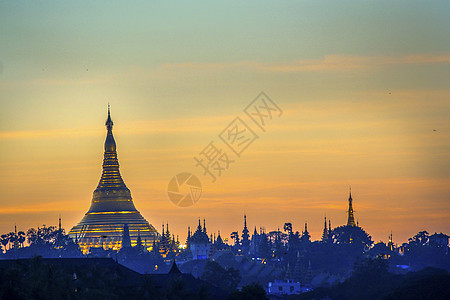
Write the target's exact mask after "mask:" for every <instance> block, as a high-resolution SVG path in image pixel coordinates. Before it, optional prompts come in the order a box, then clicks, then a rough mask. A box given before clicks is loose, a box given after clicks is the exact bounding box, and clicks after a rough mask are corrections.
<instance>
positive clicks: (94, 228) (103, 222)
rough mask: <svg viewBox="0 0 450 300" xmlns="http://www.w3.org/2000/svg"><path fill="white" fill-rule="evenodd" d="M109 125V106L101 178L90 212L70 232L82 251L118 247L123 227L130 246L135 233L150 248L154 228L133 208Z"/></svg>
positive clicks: (154, 232) (136, 237) (135, 236)
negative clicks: (126, 231) (121, 173)
mask: <svg viewBox="0 0 450 300" xmlns="http://www.w3.org/2000/svg"><path fill="white" fill-rule="evenodd" d="M112 127H113V122H112V120H111V116H110V111H109V107H108V119H107V120H106V128H107V130H108V133H107V136H106V141H105V154H104V159H103V173H102V177H101V179H100V182H99V184H98V186H97V188H96V189H95V191H94V194H93V197H92V202H91V207H90V208H89V211H88V212H87V213H86V214H85V216H84V217H83V219H82V220H81V221H80V223H78V224H77V225H76V226H74V227H73V228H72V229H71V230H70V232H69V236H70V237H71V238H72V239H73V240H74V241H76V242H77V243H78V245H79V246H80V248H81V249H82V250H83V252H84V253H87V252H88V251H89V248H91V247H103V248H104V249H114V250H119V249H120V248H121V247H122V239H123V233H124V227H128V229H129V235H130V240H131V246H135V245H136V243H137V239H138V236H139V237H140V238H141V241H142V245H143V246H144V247H145V248H150V247H151V246H152V245H153V242H157V241H158V240H159V234H158V232H157V231H156V229H155V228H154V227H153V226H152V225H151V224H149V223H148V222H147V220H145V218H144V217H143V216H142V215H141V214H140V213H139V211H138V210H137V209H136V208H135V207H134V204H133V200H132V198H131V192H130V190H129V189H128V188H127V186H126V185H125V183H124V181H123V179H122V177H121V175H120V171H119V161H118V160H117V152H116V142H115V141H114V136H113V134H112Z"/></svg>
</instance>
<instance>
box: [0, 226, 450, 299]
mask: <svg viewBox="0 0 450 300" xmlns="http://www.w3.org/2000/svg"><path fill="white" fill-rule="evenodd" d="M205 235H206V233H205ZM219 236H220V235H219ZM231 236H232V238H233V239H234V242H235V243H234V245H228V244H226V243H224V242H223V240H222V239H221V238H215V237H214V238H212V237H211V238H210V239H208V240H207V241H206V242H207V243H208V245H209V247H210V252H209V256H208V257H207V258H206V259H194V258H193V254H192V251H191V250H190V249H189V241H188V248H187V249H181V248H177V247H175V246H173V245H172V244H171V243H169V242H170V239H168V240H167V241H165V239H161V241H159V242H157V243H154V245H153V247H152V249H150V250H148V249H146V248H145V247H144V246H143V245H142V243H137V245H135V246H134V247H124V248H122V249H120V250H119V251H113V250H111V249H104V248H102V247H93V248H91V249H90V252H89V253H87V254H83V253H82V251H81V250H80V248H79V247H78V245H77V243H76V241H74V240H72V239H71V238H69V236H68V235H67V234H65V232H64V229H58V228H57V227H54V226H49V227H47V226H42V227H39V228H38V229H34V228H31V229H29V230H27V231H26V232H23V231H19V232H17V231H15V232H11V233H8V234H3V235H1V247H2V249H1V250H2V253H1V254H0V259H20V258H32V257H35V256H42V257H44V258H86V257H91V258H92V257H108V258H111V259H113V260H114V261H116V262H118V263H119V264H121V265H124V266H126V267H129V268H131V269H133V270H135V271H137V272H139V273H141V274H146V273H147V274H152V273H153V274H155V273H159V274H167V273H168V272H169V269H170V267H171V264H172V261H173V260H176V261H177V263H178V266H179V269H180V270H181V272H183V273H186V274H192V275H193V276H194V277H195V278H199V279H201V280H203V281H204V282H207V283H209V284H212V285H214V286H216V287H217V288H219V289H221V290H225V291H228V292H229V293H231V292H232V291H236V292H235V293H232V294H230V297H235V298H233V299H239V298H238V297H241V296H242V294H239V293H242V292H243V287H244V286H245V287H246V290H245V291H247V292H248V293H250V291H253V292H254V293H258V291H261V290H259V289H258V287H259V288H261V287H266V286H267V284H268V282H269V281H274V280H276V279H293V280H295V281H299V282H301V283H302V285H308V286H310V287H311V288H314V291H313V293H316V294H313V295H316V296H320V297H322V296H324V295H325V294H327V295H328V294H329V295H338V294H339V293H342V291H341V290H340V289H343V290H345V288H346V287H349V286H351V287H352V288H356V287H361V289H363V288H362V287H364V286H365V285H364V284H365V283H366V284H367V286H366V287H365V288H364V289H363V290H365V291H367V290H370V289H371V288H373V289H374V290H380V289H382V287H383V286H384V288H385V289H388V288H389V291H390V292H392V293H394V291H396V292H397V293H401V291H397V290H396V288H401V287H403V288H404V289H407V288H408V287H410V286H411V282H410V281H408V280H407V278H409V277H402V276H406V275H405V274H407V273H408V272H410V273H412V272H417V271H419V270H422V269H424V268H426V267H434V268H440V269H444V270H447V271H449V270H450V259H449V255H448V237H447V236H446V235H444V234H433V235H430V234H428V232H426V231H421V232H419V233H417V234H416V235H414V236H413V237H411V238H410V239H409V240H408V242H407V243H404V244H402V245H400V246H397V245H395V244H394V243H393V242H392V239H390V241H389V242H388V243H383V242H378V243H373V241H372V239H371V237H370V236H369V235H368V234H367V233H366V232H365V231H364V230H363V229H362V228H361V227H359V226H353V227H350V226H339V227H336V228H334V229H331V228H328V229H327V230H324V234H323V237H322V239H321V240H320V241H311V240H310V235H309V233H308V231H307V228H306V227H305V230H304V231H303V232H302V233H300V232H298V231H296V232H294V231H293V230H292V224H290V223H286V224H285V226H284V227H283V230H282V231H281V230H277V231H272V232H267V233H266V232H264V231H262V230H261V231H260V232H259V233H258V232H256V230H255V232H254V233H253V234H252V235H251V236H250V235H249V234H248V233H247V231H244V234H243V235H242V236H240V235H239V233H238V232H237V231H236V232H233V233H232V235H231ZM191 242H192V243H194V242H195V241H194V240H193V239H192V240H191ZM197 242H198V241H197ZM203 242H205V241H203ZM170 245H172V246H170ZM169 246H170V247H169ZM372 261H374V262H376V263H372ZM367 262H369V263H367ZM365 263H366V264H367V266H368V267H365V268H363V266H364V264H365ZM381 263H382V264H381ZM380 264H381V265H380ZM369 269H370V270H371V271H370V274H369V275H367V274H368V273H367V272H366V271H367V270H369ZM30 270H31V269H30ZM361 270H362V271H361ZM364 270H365V271H364ZM22 271H23V270H22ZM2 272H3V273H2V274H3V275H2V276H6V277H2V278H7V277H8V276H9V275H5V274H6V273H5V272H6V271H5V270H2ZM8 272H13V273H14V272H15V271H13V270H9V271H8ZM25 272H28V271H25ZM49 272H53V271H49ZM364 272H366V273H364ZM13 273H11V274H13ZM19 273H20V272H19ZM7 274H9V273H7ZM51 274H54V273H51ZM376 274H378V275H376ZM447 274H448V273H447ZM72 275H73V274H72ZM435 275H436V276H438V275H439V274H435ZM444 275H445V274H444ZM444 275H443V274H440V275H439V276H444ZM46 276H47V275H46ZM48 276H50V275H48ZM52 276H53V275H52ZM64 276H66V275H64ZM64 276H62V277H61V278H64ZM78 276H79V277H80V276H81V277H80V278H82V277H83V276H84V275H81V274H78ZM368 276H369V277H368ZM370 276H373V278H377V279H380V280H381V281H376V280H372V279H370V280H367V279H364V278H372V277H370ZM439 276H438V277H439ZM438 277H436V278H438ZM444 277H445V276H444ZM11 278H12V277H11ZM27 278H29V277H27ZM405 278H406V279H405ZM439 278H440V279H439V280H446V279H445V278H444V279H443V278H441V277H439ZM413 279H414V278H413ZM413 279H411V280H413ZM49 280H50V279H49ZM67 280H69V279H67ZM80 280H81V279H80ZM358 280H366V281H362V282H361V281H358ZM414 280H415V279H414ZM55 282H58V281H55ZM255 283H256V284H257V285H254V284H255ZM18 284H19V283H18ZM20 284H22V283H20ZM27 284H34V283H32V282H30V283H27ZM52 284H54V283H52ZM61 284H62V283H61ZM102 284H103V283H102ZM42 286H45V285H42ZM3 288H5V287H4V286H3ZM10 288H12V287H11V286H10ZM166 288H167V287H166ZM239 289H241V292H238V290H239ZM327 289H328V290H327ZM30 290H33V288H31V287H30ZM109 290H110V289H109ZM24 291H26V289H24ZM106 291H108V289H107V290H106ZM166 292H168V291H166V290H164V291H163V293H166ZM362 292H363V291H362ZM120 293H121V291H117V295H119V296H120V295H121V294H120ZM336 293H337V294H336ZM194 294H195V293H193V294H192V295H191V296H192V297H196V296H195V295H194ZM240 295H241V296H240ZM247 296H248V295H247ZM306 296H307V294H304V295H302V297H306ZM383 296H386V297H387V296H389V295H388V294H383ZM320 297H319V298H320ZM313 298H314V297H313ZM316 298H317V297H316ZM331 298H332V299H334V298H338V299H339V298H341V299H347V298H345V297H343V298H342V297H336V296H335V297H331ZM302 299H303V298H302ZM305 299H310V298H305ZM311 299H312V298H311ZM348 299H350V298H348ZM355 299H357V298H355ZM367 299H369V298H367ZM374 299H375V298H374Z"/></svg>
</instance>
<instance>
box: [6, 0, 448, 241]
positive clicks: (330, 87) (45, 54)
mask: <svg viewBox="0 0 450 300" xmlns="http://www.w3.org/2000/svg"><path fill="white" fill-rule="evenodd" d="M323 5H326V6H327V7H326V8H327V9H324V7H323ZM448 5H449V4H448V3H447V2H446V1H436V2H435V3H433V5H427V4H425V3H424V4H421V3H415V4H414V5H410V3H409V2H407V1H403V2H400V3H394V4H393V3H391V2H387V1H381V2H378V3H365V4H364V3H353V2H344V3H335V2H334V1H325V2H324V3H322V4H316V3H291V2H289V1H281V2H279V3H277V4H275V3H268V2H267V3H265V4H261V3H259V2H255V1H248V2H246V3H242V4H237V3H236V4H212V3H209V2H208V1H205V2H203V3H201V4H198V5H192V6H191V5H187V4H181V3H180V4H179V5H178V7H177V8H172V7H171V6H170V5H169V4H165V3H160V4H154V3H140V4H136V6H131V5H125V4H117V5H108V3H106V2H102V1H98V2H96V3H88V2H84V3H83V2H81V3H77V4H69V3H58V2H56V3H51V2H46V3H45V4H43V5H37V4H34V3H29V4H28V5H27V4H24V3H17V4H12V3H2V4H0V28H2V30H1V31H0V40H2V41H3V42H2V44H1V45H0V91H1V93H0V105H1V109H0V170H1V172H0V179H1V180H0V216H1V217H0V230H1V232H2V233H3V232H10V231H12V230H13V228H14V224H17V226H18V228H19V229H20V230H26V229H28V228H30V227H35V228H36V227H37V226H38V225H42V224H46V225H52V224H57V221H58V216H59V215H60V214H61V215H62V218H63V226H64V228H65V229H66V230H67V231H68V230H70V228H71V227H72V226H73V225H75V224H76V223H77V222H78V221H79V220H80V219H81V217H82V216H83V215H84V214H85V213H86V211H87V210H88V208H89V205H90V202H91V198H92V192H93V191H94V189H95V187H96V185H97V184H98V181H99V179H100V174H101V163H102V155H103V143H104V141H105V136H106V131H105V127H104V122H105V119H106V109H107V103H108V102H110V103H111V116H112V118H113V121H114V124H115V126H114V136H115V139H116V142H117V151H118V159H119V163H120V170H121V174H122V177H123V179H124V181H125V183H126V184H127V186H128V188H129V189H130V190H131V194H132V197H133V201H134V203H135V205H136V208H137V209H138V210H139V211H140V212H141V213H142V215H143V216H144V217H145V218H146V219H147V220H148V221H149V222H150V223H151V224H152V225H154V226H155V227H156V228H157V229H158V230H159V231H160V230H161V224H162V223H163V222H164V223H166V222H168V223H169V226H170V230H171V232H173V233H175V234H179V235H180V240H181V241H184V240H185V238H186V234H187V226H191V228H192V227H195V226H196V222H197V218H198V217H200V218H202V219H203V218H206V225H207V229H208V233H213V232H216V234H217V231H218V230H220V231H221V233H222V236H223V237H228V238H229V233H231V232H232V231H239V232H241V231H242V227H243V215H244V213H246V214H247V223H248V226H249V230H250V232H253V229H254V227H255V226H256V228H258V230H259V227H261V226H264V227H265V228H266V229H267V230H276V229H277V228H278V227H279V228H282V227H283V224H284V223H285V222H291V223H292V224H293V229H294V231H300V232H301V231H302V230H303V227H304V223H305V221H307V222H308V229H309V231H310V233H311V236H312V240H318V239H320V236H321V233H322V229H323V217H324V215H325V214H326V215H327V219H328V218H331V221H332V226H333V227H335V226H338V225H343V224H346V221H347V215H346V210H347V206H348V203H347V199H348V189H349V186H350V185H351V186H352V197H353V200H354V201H353V208H354V210H355V218H356V219H357V220H358V221H359V224H360V225H361V227H363V228H364V229H365V230H366V231H367V232H368V233H369V234H370V235H371V236H372V239H373V240H374V241H375V242H377V241H379V240H383V241H387V237H388V235H389V234H390V232H391V230H392V232H393V236H394V242H396V243H400V244H401V243H402V242H406V241H407V239H408V238H409V237H412V236H413V235H414V234H416V233H417V232H418V231H421V230H427V231H428V232H429V233H430V234H432V233H434V232H438V233H439V232H443V233H446V234H449V233H450V223H449V222H448V220H449V217H450V201H449V197H450V123H449V122H448V120H449V119H450V101H449V99H450V89H449V85H448V78H450V68H449V66H450V44H449V43H448V41H449V38H448V37H449V33H450V32H449V28H450V21H449V19H448V18H447V16H446V14H445V12H446V11H448ZM86 7H89V9H86ZM192 9H194V10H195V9H196V11H197V12H198V13H197V14H191V13H189V11H192ZM386 11H388V12H389V13H387V14H386V13H384V12H386ZM382 12H383V13H382ZM169 17H170V18H169ZM263 20H264V22H262V21H263ZM194 33H195V34H194ZM261 91H264V92H265V93H267V95H268V96H269V97H270V98H271V99H273V100H274V101H275V102H276V103H277V105H279V106H280V108H281V109H282V110H283V115H282V117H280V118H276V119H274V120H273V121H272V122H271V123H270V124H269V125H268V126H267V130H266V132H263V131H261V130H259V129H258V128H257V127H255V126H254V124H253V125H252V123H251V122H252V121H251V120H250V119H248V118H247V119H245V114H244V112H243V109H244V108H245V107H246V105H247V104H248V103H250V102H251V101H252V100H253V99H254V98H255V97H256V96H257V95H258V94H259V92H261ZM237 116H241V117H242V118H243V120H244V121H245V122H248V125H249V126H253V127H252V129H254V130H255V132H256V133H257V135H258V136H259V138H258V139H257V140H256V141H255V142H254V143H253V144H251V146H250V147H248V149H246V150H245V151H244V152H243V154H242V156H241V157H239V158H236V157H235V156H233V157H232V158H233V159H235V160H236V161H235V163H233V164H232V165H230V169H229V170H227V171H225V172H224V173H223V175H222V176H221V177H220V178H218V180H217V182H215V183H212V182H211V181H210V179H209V178H208V177H207V176H203V175H202V170H201V169H199V168H198V167H195V161H194V156H196V155H198V154H199V152H200V151H201V150H202V149H203V148H204V147H205V146H206V145H207V144H208V143H209V142H211V141H212V140H215V141H217V143H219V142H220V139H219V138H218V135H219V133H220V132H221V131H222V130H223V129H224V128H225V127H226V126H227V125H228V124H229V123H230V122H231V121H232V120H233V119H234V118H235V117H237ZM221 146H223V148H224V149H226V148H225V147H226V146H225V145H224V144H221ZM229 155H230V156H232V153H231V152H230V153H229ZM181 172H191V173H194V174H195V175H197V177H199V179H200V180H201V182H202V185H203V193H202V197H201V198H200V200H199V202H198V203H196V204H195V205H193V206H192V207H187V208H179V207H177V206H175V205H174V204H172V203H171V202H170V201H169V199H168V197H167V185H168V183H169V180H170V179H171V178H172V177H173V176H174V175H176V174H178V173H181Z"/></svg>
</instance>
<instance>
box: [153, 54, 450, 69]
mask: <svg viewBox="0 0 450 300" xmlns="http://www.w3.org/2000/svg"><path fill="white" fill-rule="evenodd" d="M449 62H450V54H414V55H405V56H398V57H387V56H352V55H327V56H325V57H324V58H323V59H303V60H295V61H291V62H286V63H266V62H256V61H239V62H231V63H198V62H184V63H176V64H163V65H162V66H161V68H162V69H165V70H180V69H181V70H187V69H190V70H198V71H217V70H232V69H247V70H249V71H259V72H275V73H297V72H326V71H352V70H363V69H374V68H380V67H386V66H393V65H414V64H436V63H449Z"/></svg>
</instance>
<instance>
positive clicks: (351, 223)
mask: <svg viewBox="0 0 450 300" xmlns="http://www.w3.org/2000/svg"><path fill="white" fill-rule="evenodd" d="M352 202H353V199H352V188H350V196H349V197H348V211H347V212H348V219H347V226H352V227H354V226H356V223H355V217H354V215H353V205H352ZM325 222H326V221H325ZM325 227H326V224H325Z"/></svg>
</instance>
